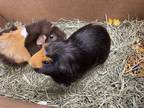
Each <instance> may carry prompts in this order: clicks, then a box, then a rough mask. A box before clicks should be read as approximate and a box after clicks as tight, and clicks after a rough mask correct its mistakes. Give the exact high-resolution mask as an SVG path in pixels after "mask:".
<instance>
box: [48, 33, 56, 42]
mask: <svg viewBox="0 0 144 108" xmlns="http://www.w3.org/2000/svg"><path fill="white" fill-rule="evenodd" d="M49 40H51V41H55V40H57V36H56V35H54V34H51V35H50V36H49Z"/></svg>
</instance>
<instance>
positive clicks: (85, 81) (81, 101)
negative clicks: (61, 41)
mask: <svg viewBox="0 0 144 108" xmlns="http://www.w3.org/2000/svg"><path fill="white" fill-rule="evenodd" d="M100 23H101V24H103V25H105V26H106V27H107V30H108V32H109V34H110V36H111V39H112V46H111V52H110V55H109V58H108V60H107V61H106V62H105V63H104V64H103V65H101V66H97V67H93V68H92V69H90V70H89V72H88V73H87V74H86V75H85V76H84V77H83V78H82V79H80V80H78V81H76V82H75V83H73V84H72V85H71V86H70V87H63V86H61V85H58V84H56V83H55V82H53V80H52V79H51V78H50V77H49V76H45V75H40V74H37V73H35V72H34V71H33V69H32V68H31V67H30V66H28V65H27V66H25V67H14V66H8V65H7V64H4V63H2V62H1V63H0V95H2V96H7V97H12V98H16V99H21V100H26V101H31V102H34V103H45V104H47V105H51V106H55V107H61V108H143V106H144V78H137V77H132V76H129V75H125V74H124V65H125V63H126V59H127V57H128V56H130V55H131V54H133V53H134V50H133V49H132V48H131V44H132V43H133V41H134V40H135V38H138V37H142V38H144V21H137V20H132V21H129V20H125V21H123V22H122V23H121V25H120V26H118V27H115V26H110V25H107V24H106V23H105V22H100ZM54 24H56V25H58V26H59V27H61V28H62V29H63V30H64V31H65V32H66V33H67V35H68V36H69V35H70V34H71V33H72V32H74V31H75V30H77V29H78V28H80V27H82V26H84V25H85V24H87V22H83V21H79V20H73V21H67V20H60V21H58V22H55V23H54ZM8 26H9V25H7V26H6V27H8Z"/></svg>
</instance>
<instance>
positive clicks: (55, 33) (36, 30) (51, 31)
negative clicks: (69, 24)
mask: <svg viewBox="0 0 144 108" xmlns="http://www.w3.org/2000/svg"><path fill="white" fill-rule="evenodd" d="M26 30H27V32H28V37H27V38H26V41H25V46H26V48H27V49H28V51H29V52H30V54H31V55H34V54H35V53H36V52H37V51H39V50H40V49H41V48H42V44H44V43H49V42H52V41H57V40H64V39H65V38H66V34H65V33H64V32H63V31H62V30H61V29H60V28H58V27H57V26H54V25H53V24H52V23H51V22H48V21H47V20H40V21H38V22H35V23H32V24H30V25H26Z"/></svg>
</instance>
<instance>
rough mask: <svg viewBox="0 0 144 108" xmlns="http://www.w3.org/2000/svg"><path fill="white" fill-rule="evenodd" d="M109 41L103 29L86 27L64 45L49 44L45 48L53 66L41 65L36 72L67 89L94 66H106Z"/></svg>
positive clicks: (96, 26)
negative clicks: (104, 64)
mask: <svg viewBox="0 0 144 108" xmlns="http://www.w3.org/2000/svg"><path fill="white" fill-rule="evenodd" d="M110 43H111V39H110V37H109V34H108V32H107V30H106V29H105V28H103V27H102V26H100V25H93V24H88V25H86V26H84V27H82V28H80V29H79V30H77V31H76V32H75V33H73V34H72V35H71V36H70V38H69V39H67V40H65V41H59V42H58V41H57V42H51V43H49V45H48V46H46V47H45V49H46V55H47V56H48V57H51V58H52V59H53V63H51V64H50V63H47V62H45V61H44V62H43V67H42V68H41V69H35V70H36V72H38V73H42V74H46V75H50V76H51V77H52V78H53V79H54V80H55V81H56V82H58V83H63V84H65V85H70V84H71V82H74V81H75V80H76V79H78V78H79V77H81V76H82V75H83V74H84V73H85V72H86V70H88V69H89V68H90V67H92V66H93V65H94V64H96V65H99V64H102V63H104V62H105V60H106V59H107V57H108V55H109V52H110Z"/></svg>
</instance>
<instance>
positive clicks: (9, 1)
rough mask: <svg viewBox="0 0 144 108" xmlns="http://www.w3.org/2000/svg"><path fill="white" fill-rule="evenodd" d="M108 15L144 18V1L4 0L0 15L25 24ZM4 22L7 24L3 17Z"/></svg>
mask: <svg viewBox="0 0 144 108" xmlns="http://www.w3.org/2000/svg"><path fill="white" fill-rule="evenodd" d="M105 14H107V15H108V16H109V17H112V18H120V19H126V18H128V16H130V17H131V18H139V19H144V0H0V15H2V16H4V17H5V18H6V19H8V20H19V21H22V22H24V23H29V22H31V21H32V20H39V19H44V18H46V19H48V20H50V21H56V20H58V19H60V18H64V19H74V18H79V19H81V20H86V21H91V20H95V19H104V18H105ZM0 23H1V24H4V20H3V19H2V18H1V17H0Z"/></svg>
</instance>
